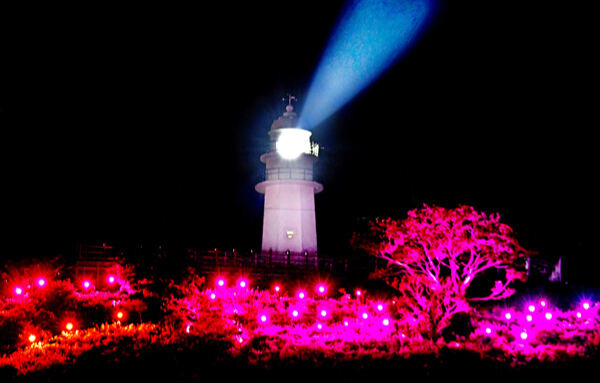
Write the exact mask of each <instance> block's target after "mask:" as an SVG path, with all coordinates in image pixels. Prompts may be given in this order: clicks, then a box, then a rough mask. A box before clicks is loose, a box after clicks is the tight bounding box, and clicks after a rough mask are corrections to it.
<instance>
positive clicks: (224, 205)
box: [0, 0, 598, 260]
mask: <svg viewBox="0 0 600 383" xmlns="http://www.w3.org/2000/svg"><path fill="white" fill-rule="evenodd" d="M215 3H216V2H215ZM257 3H259V2H244V4H237V5H235V4H230V3H226V4H222V5H214V4H212V5H205V4H204V2H202V3H201V4H196V5H189V6H175V5H172V6H171V5H169V6H167V8H163V7H165V5H162V6H160V7H159V6H153V5H149V4H145V3H143V4H140V5H138V6H127V7H121V8H101V7H99V8H93V7H91V6H86V7H85V8H72V7H68V8H64V9H58V8H56V7H57V5H54V4H53V5H52V8H49V9H38V10H36V11H35V12H34V11H31V10H29V11H25V12H20V13H19V15H18V16H17V15H14V16H15V17H14V20H13V21H15V22H13V23H10V27H9V28H8V31H7V33H6V34H5V36H4V37H3V39H4V41H5V43H6V44H5V46H4V48H3V52H4V53H5V54H4V56H5V60H4V63H3V64H1V65H2V72H1V73H2V83H0V85H2V86H1V89H2V91H1V93H0V96H1V97H2V98H1V99H0V108H1V109H3V111H4V112H5V113H3V117H5V118H6V119H7V120H8V121H9V123H6V122H5V123H6V125H5V126H2V134H3V139H2V153H3V158H4V159H3V173H4V174H3V180H4V182H3V189H4V190H5V191H8V193H7V194H8V195H7V196H5V198H4V201H5V204H4V208H3V210H4V213H3V214H2V216H3V220H4V221H5V223H6V224H8V227H9V228H10V229H9V231H8V232H5V233H6V237H5V239H4V241H5V242H6V243H9V244H16V246H14V248H15V250H14V251H15V252H23V251H25V250H23V248H26V247H29V248H35V249H36V251H38V250H39V251H42V252H43V251H48V252H52V251H53V250H52V249H55V248H56V247H57V246H58V247H59V246H63V245H64V244H65V243H66V244H69V243H74V242H77V241H81V240H108V241H111V240H127V241H137V240H164V241H171V242H172V243H175V242H176V243H181V244H185V245H190V246H199V247H205V248H212V247H217V246H218V247H238V248H250V247H254V248H257V247H259V246H260V239H261V230H262V226H261V225H262V203H263V200H262V196H261V195H259V194H257V193H256V192H255V191H254V184H255V183H257V182H259V181H260V180H261V179H262V177H263V175H264V169H263V167H262V166H264V165H262V164H261V163H260V162H259V155H260V154H261V153H262V152H263V151H264V150H265V148H266V145H267V131H268V129H269V127H270V124H271V122H272V120H273V119H275V118H276V117H277V116H278V115H280V114H281V112H282V111H283V107H284V103H282V102H281V98H282V97H283V96H285V95H286V94H287V93H289V92H291V93H293V94H295V95H297V96H298V98H299V100H300V102H299V105H298V108H301V104H302V102H303V100H304V98H303V97H304V96H305V94H306V93H307V91H308V87H309V85H310V82H311V79H312V76H313V74H314V70H315V68H316V66H317V64H318V62H319V59H320V56H321V54H322V52H323V49H324V48H325V45H326V42H327V40H328V37H329V35H330V34H331V32H332V30H333V28H334V25H335V22H336V19H337V16H338V15H339V13H340V12H341V10H342V9H343V8H344V2H343V1H294V2H292V1H289V2H285V1H279V2H275V3H263V4H262V5H261V4H257ZM577 3H578V5H567V2H564V1H563V2H562V4H558V3H557V4H554V3H552V2H548V1H522V0H520V1H513V0H504V1H481V0H460V1H439V2H438V4H439V6H438V8H437V11H436V13H435V15H434V16H433V18H432V19H431V22H430V24H429V26H428V28H427V29H426V31H425V33H424V34H423V36H422V37H421V38H420V39H419V40H418V42H417V43H416V44H415V45H414V47H413V49H412V50H411V51H410V53H409V54H408V55H406V56H405V57H403V59H402V60H401V61H399V62H397V63H396V64H395V65H394V66H393V67H392V68H391V69H390V70H389V71H388V72H386V73H385V74H384V75H383V76H382V77H380V78H379V79H378V80H377V81H376V82H375V83H374V84H372V86H370V87H369V88H368V89H367V90H365V91H364V92H362V93H361V94H360V95H359V96H358V97H357V98H355V99H354V100H353V101H352V102H350V103H349V104H348V105H347V106H346V107H345V108H343V109H342V110H340V111H339V112H338V113H336V114H335V115H334V116H332V117H331V118H329V119H328V120H326V121H325V122H324V123H322V124H321V125H319V126H318V127H316V128H315V129H314V138H315V139H316V140H317V141H319V142H320V143H321V144H322V145H324V146H325V150H323V152H322V156H321V158H320V162H319V164H318V167H317V169H316V171H317V174H318V179H319V180H320V181H321V182H322V183H323V184H324V186H325V191H324V192H323V193H321V194H320V195H318V196H317V197H316V204H317V226H318V235H319V241H320V245H321V249H322V251H323V252H327V253H336V252H339V251H342V250H343V249H345V248H346V246H347V243H348V239H349V235H350V232H351V231H352V230H353V227H354V225H355V222H356V221H357V220H358V219H360V218H361V217H375V216H395V217H403V216H404V215H405V214H406V211H407V210H409V209H412V208H416V207H419V206H421V205H422V204H423V203H430V204H440V205H443V206H447V207H454V206H456V205H457V204H459V203H467V204H471V205H473V206H475V207H476V208H477V209H481V210H484V211H487V212H495V211H498V212H500V213H501V214H502V216H503V217H504V221H505V222H506V223H508V224H510V225H511V226H512V227H513V228H515V230H516V231H517V233H518V235H519V238H520V239H521V241H522V242H523V244H525V245H526V246H527V247H529V248H532V249H536V250H539V251H541V252H544V253H547V254H553V255H559V254H562V253H565V254H566V253H569V254H572V255H571V256H572V257H573V258H575V257H579V258H577V259H580V260H582V259H585V257H587V256H591V255H592V254H597V250H596V249H595V247H594V246H593V245H594V244H595V240H596V235H597V230H598V224H597V223H596V217H597V216H598V215H597V214H598V208H597V204H598V187H597V186H596V185H595V183H596V182H597V178H598V171H597V165H596V163H595V162H596V158H597V154H596V153H597V149H596V148H597V139H595V138H592V132H593V131H594V130H596V129H597V125H598V123H597V113H596V109H597V101H598V97H597V92H598V91H597V90H598V72H597V68H598V61H597V60H596V59H594V55H593V53H594V51H595V50H597V49H596V48H597V46H598V41H597V35H596V34H593V32H594V31H593V28H592V23H591V21H592V20H591V15H592V12H591V10H590V9H585V8H584V6H583V5H581V4H579V3H580V2H577ZM4 15H5V17H9V18H11V17H10V16H12V15H11V14H10V13H6V12H5V13H4ZM17 20H18V21H17ZM5 123H2V124H3V125H4V124H5ZM12 123H14V127H13V126H11V125H12ZM23 244H27V246H24V245H23Z"/></svg>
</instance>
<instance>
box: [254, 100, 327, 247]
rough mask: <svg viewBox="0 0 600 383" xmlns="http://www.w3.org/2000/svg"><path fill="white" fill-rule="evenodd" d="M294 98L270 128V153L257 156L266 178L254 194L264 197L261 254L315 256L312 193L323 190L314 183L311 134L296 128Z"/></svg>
mask: <svg viewBox="0 0 600 383" xmlns="http://www.w3.org/2000/svg"><path fill="white" fill-rule="evenodd" d="M294 99H295V98H294V97H293V96H290V97H289V104H288V105H287V107H286V112H285V113H283V116H281V117H279V118H278V119H277V120H275V121H274V122H273V124H272V125H271V130H270V131H269V137H270V139H271V144H270V150H269V152H268V153H265V154H263V155H262V156H261V157H260V161H261V162H262V163H264V164H266V179H265V181H263V182H260V183H259V184H257V185H256V191H257V192H259V193H262V194H264V195H265V211H264V217H263V237H262V251H263V252H268V253H272V254H284V253H287V254H290V255H304V254H309V255H312V256H314V255H316V254H317V226H316V219H315V193H319V192H321V191H322V190H323V185H321V184H320V183H318V182H315V181H313V164H314V163H315V162H316V160H317V156H318V145H316V144H314V143H311V141H310V136H311V134H312V133H311V132H310V131H308V130H305V129H302V128H300V127H299V126H298V117H297V116H296V113H294V107H293V106H292V105H291V101H292V100H294ZM288 251H289V253H288Z"/></svg>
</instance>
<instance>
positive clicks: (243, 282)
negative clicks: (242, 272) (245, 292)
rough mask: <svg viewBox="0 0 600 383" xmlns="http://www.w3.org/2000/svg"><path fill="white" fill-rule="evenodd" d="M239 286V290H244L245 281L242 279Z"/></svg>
mask: <svg viewBox="0 0 600 383" xmlns="http://www.w3.org/2000/svg"><path fill="white" fill-rule="evenodd" d="M239 284H240V287H241V288H245V287H246V285H247V283H246V281H245V280H244V279H242V280H241V281H240V283H239Z"/></svg>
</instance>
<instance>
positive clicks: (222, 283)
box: [217, 278, 225, 287]
mask: <svg viewBox="0 0 600 383" xmlns="http://www.w3.org/2000/svg"><path fill="white" fill-rule="evenodd" d="M217 286H219V287H223V286H225V279H223V278H218V279H217Z"/></svg>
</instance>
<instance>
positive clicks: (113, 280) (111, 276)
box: [106, 275, 115, 285]
mask: <svg viewBox="0 0 600 383" xmlns="http://www.w3.org/2000/svg"><path fill="white" fill-rule="evenodd" d="M106 281H107V282H108V283H109V284H111V285H112V284H113V283H115V277H114V275H109V276H108V278H106Z"/></svg>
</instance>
